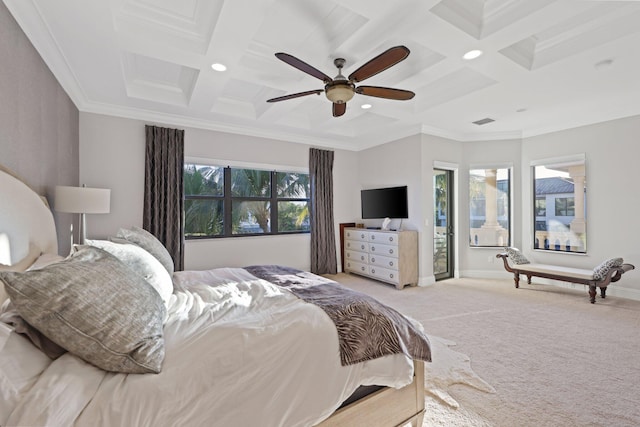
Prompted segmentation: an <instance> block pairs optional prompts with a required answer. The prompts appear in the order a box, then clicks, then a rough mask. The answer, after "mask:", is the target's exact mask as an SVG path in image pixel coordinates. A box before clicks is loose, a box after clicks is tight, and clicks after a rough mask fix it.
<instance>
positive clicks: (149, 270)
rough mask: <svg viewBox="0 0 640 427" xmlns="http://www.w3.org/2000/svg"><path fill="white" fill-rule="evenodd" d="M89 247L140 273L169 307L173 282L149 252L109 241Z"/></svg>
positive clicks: (127, 244) (137, 247)
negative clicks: (101, 250) (103, 252)
mask: <svg viewBox="0 0 640 427" xmlns="http://www.w3.org/2000/svg"><path fill="white" fill-rule="evenodd" d="M85 242H86V244H87V245H91V246H95V247H97V248H100V249H104V250H105V251H107V252H109V253H110V254H111V255H113V256H115V257H116V258H118V259H119V260H120V261H122V262H124V263H125V264H126V265H127V266H129V267H130V268H131V269H132V270H133V271H135V272H136V273H138V274H139V275H140V276H142V278H143V279H144V280H146V281H147V282H149V284H150V285H151V286H153V288H154V289H155V290H156V291H157V292H158V294H160V298H162V301H164V305H165V306H168V305H169V298H171V294H173V280H172V279H171V275H170V274H169V273H168V272H167V270H166V269H165V268H164V266H163V265H162V264H161V263H160V261H158V260H157V259H156V257H154V256H153V255H151V254H150V253H149V252H147V251H146V250H144V249H142V248H141V247H140V246H137V245H134V244H132V243H128V242H126V241H125V243H114V242H111V241H109V240H89V239H87V240H86V241H85Z"/></svg>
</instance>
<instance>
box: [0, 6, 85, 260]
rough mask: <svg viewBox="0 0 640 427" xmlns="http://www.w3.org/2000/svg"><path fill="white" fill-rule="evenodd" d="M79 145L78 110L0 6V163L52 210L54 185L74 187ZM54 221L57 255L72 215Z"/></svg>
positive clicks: (64, 246)
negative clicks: (41, 198) (45, 198)
mask: <svg viewBox="0 0 640 427" xmlns="http://www.w3.org/2000/svg"><path fill="white" fill-rule="evenodd" d="M78 141H79V140H78V109H77V108H76V107H75V105H74V104H73V102H71V99H70V98H69V97H68V96H67V94H66V93H65V92H64V90H63V89H62V87H61V86H60V85H59V84H58V81H57V80H56V78H55V77H54V76H53V74H52V73H51V71H49V68H48V67H47V65H46V64H45V63H44V61H43V60H42V58H41V57H40V55H39V54H38V52H37V51H36V50H35V49H34V47H33V46H32V45H31V42H29V39H28V38H27V36H26V35H25V34H24V33H23V32H22V30H21V29H20V27H19V26H18V24H17V23H16V22H15V20H14V19H13V16H11V13H10V12H9V11H8V10H7V8H6V6H5V4H4V3H2V2H0V164H2V165H3V166H5V167H7V168H9V169H11V170H12V171H14V172H15V173H16V174H18V175H19V176H20V177H21V178H22V179H24V180H25V181H27V183H28V184H29V185H30V186H31V187H32V188H33V189H34V190H36V191H37V192H38V193H40V194H42V195H45V196H47V199H48V200H49V203H50V205H52V206H53V189H54V187H55V185H57V184H60V185H78V161H79V159H78ZM3 203H4V201H3ZM54 217H55V219H56V226H57V228H58V246H59V252H60V253H61V254H65V253H69V249H70V238H69V235H68V231H67V230H69V226H70V225H71V222H72V221H74V222H75V228H76V230H77V226H78V219H77V216H73V215H72V214H57V213H55V212H54Z"/></svg>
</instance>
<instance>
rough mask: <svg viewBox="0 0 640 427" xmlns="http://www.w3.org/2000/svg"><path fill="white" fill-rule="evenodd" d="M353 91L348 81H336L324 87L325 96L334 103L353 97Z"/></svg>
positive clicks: (343, 102)
mask: <svg viewBox="0 0 640 427" xmlns="http://www.w3.org/2000/svg"><path fill="white" fill-rule="evenodd" d="M354 93H355V92H354V90H353V86H352V85H350V84H349V83H337V84H333V85H327V87H326V94H327V98H328V99H329V101H331V102H333V103H334V104H345V103H347V102H348V101H349V100H351V98H353V95H354Z"/></svg>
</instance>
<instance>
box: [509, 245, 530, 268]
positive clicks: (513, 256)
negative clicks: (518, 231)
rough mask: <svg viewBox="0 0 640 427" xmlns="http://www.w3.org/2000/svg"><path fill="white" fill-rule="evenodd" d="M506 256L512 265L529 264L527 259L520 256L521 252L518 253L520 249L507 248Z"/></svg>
mask: <svg viewBox="0 0 640 427" xmlns="http://www.w3.org/2000/svg"><path fill="white" fill-rule="evenodd" d="M507 254H508V255H509V259H510V260H511V262H513V263H514V264H518V265H519V264H529V260H528V259H527V257H525V256H524V255H522V252H520V249H518V248H507Z"/></svg>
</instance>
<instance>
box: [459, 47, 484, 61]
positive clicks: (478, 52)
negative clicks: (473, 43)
mask: <svg viewBox="0 0 640 427" xmlns="http://www.w3.org/2000/svg"><path fill="white" fill-rule="evenodd" d="M480 55H482V51H481V50H478V49H474V50H470V51H469V52H467V53H465V54H464V55H462V57H463V58H464V59H466V60H470V59H476V58H477V57H479V56H480Z"/></svg>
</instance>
